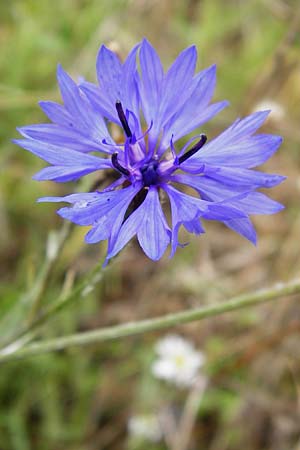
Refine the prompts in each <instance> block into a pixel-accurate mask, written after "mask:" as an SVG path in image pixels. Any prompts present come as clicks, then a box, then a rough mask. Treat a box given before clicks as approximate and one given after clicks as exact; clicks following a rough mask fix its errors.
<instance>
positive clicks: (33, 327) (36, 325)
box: [0, 263, 104, 353]
mask: <svg viewBox="0 0 300 450" xmlns="http://www.w3.org/2000/svg"><path fill="white" fill-rule="evenodd" d="M103 272H104V269H103V268H102V263H99V264H97V265H96V266H95V267H94V268H93V270H92V271H91V272H90V273H88V274H87V275H86V276H85V277H84V279H83V281H82V282H80V283H79V284H78V285H76V286H75V288H74V289H72V290H71V292H69V293H68V294H67V295H66V296H64V297H61V298H59V299H58V300H57V301H56V302H54V303H51V304H50V305H49V306H48V307H47V308H45V309H44V310H43V311H42V312H41V313H39V314H38V315H37V316H36V317H35V318H34V320H32V322H30V323H29V324H28V325H27V326H26V327H24V328H22V329H21V330H19V332H18V333H16V334H15V335H14V338H13V339H12V340H11V341H10V342H9V343H7V344H6V346H5V347H4V348H2V350H0V353H1V352H3V353H5V352H10V349H15V348H18V349H19V348H21V347H22V346H23V345H24V344H26V343H28V342H29V341H31V340H32V339H33V338H34V337H35V335H36V333H37V332H38V331H39V329H40V328H41V327H42V326H43V325H44V324H45V323H46V322H48V320H50V319H51V318H52V317H54V316H55V315H56V314H58V313H59V312H60V311H61V310H62V309H64V308H65V307H66V306H67V305H68V304H69V303H71V302H72V301H74V300H79V299H80V298H81V297H82V296H83V295H84V293H85V290H86V289H88V290H90V289H93V288H94V286H95V284H96V283H98V282H99V281H100V280H101V279H102V277H103Z"/></svg>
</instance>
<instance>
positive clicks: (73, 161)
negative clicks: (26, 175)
mask: <svg viewBox="0 0 300 450" xmlns="http://www.w3.org/2000/svg"><path fill="white" fill-rule="evenodd" d="M13 142H14V143H15V144H17V145H20V146H21V147H23V148H24V149H25V150H28V151H30V152H31V153H33V154H34V155H36V156H38V157H39V158H42V159H44V160H45V161H47V162H48V163H50V164H53V166H55V167H46V168H45V169H43V170H42V171H40V172H38V173H37V174H36V175H35V179H36V180H52V179H53V180H55V181H70V180H75V179H77V178H79V177H80V176H82V175H86V174H88V173H91V172H94V171H96V170H100V169H108V168H112V164H111V160H110V159H106V158H98V157H96V156H92V155H88V154H86V153H80V152H77V151H75V150H69V149H68V148H66V147H61V146H57V145H53V144H47V143H45V142H40V141H35V140H30V139H15V140H13Z"/></svg>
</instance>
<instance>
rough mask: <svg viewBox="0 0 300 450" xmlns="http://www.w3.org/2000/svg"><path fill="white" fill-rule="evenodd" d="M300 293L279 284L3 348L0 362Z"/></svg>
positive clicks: (297, 284) (299, 287)
mask: <svg viewBox="0 0 300 450" xmlns="http://www.w3.org/2000/svg"><path fill="white" fill-rule="evenodd" d="M298 293H300V279H297V280H293V281H290V282H287V283H277V284H276V285H275V286H273V287H271V288H269V289H264V290H260V291H257V292H254V293H250V294H244V295H240V296H238V297H234V298H231V299H230V300H228V301H226V302H223V303H217V304H214V305H210V306H206V307H202V308H195V309H192V310H187V311H182V312H178V313H174V314H167V315H165V316H162V317H156V318H153V319H148V320H141V321H138V322H131V323H126V324H122V325H115V326H112V327H106V328H101V329H98V330H93V331H88V332H84V333H78V334H73V335H69V336H65V337H60V338H56V339H49V340H46V341H41V342H36V343H33V344H29V345H27V346H25V347H24V348H21V349H19V350H15V349H10V351H9V349H3V350H2V351H1V352H0V362H4V361H9V360H16V359H20V358H25V357H30V356H34V355H38V354H42V353H47V352H53V351H57V350H62V349H65V348H69V347H73V346H77V345H79V346H83V345H89V344H93V343H98V342H104V341H108V340H112V339H118V338H122V337H124V336H131V335H135V334H139V333H145V332H147V331H155V330H162V329H165V328H169V327H173V326H175V325H180V324H183V323H188V322H194V321H197V320H202V319H205V318H207V317H213V316H217V315H220V314H223V313H227V312H230V311H236V310H239V309H241V308H245V307H248V306H254V305H258V304H260V303H265V302H268V301H271V300H275V299H276V298H279V297H284V296H288V295H293V294H298Z"/></svg>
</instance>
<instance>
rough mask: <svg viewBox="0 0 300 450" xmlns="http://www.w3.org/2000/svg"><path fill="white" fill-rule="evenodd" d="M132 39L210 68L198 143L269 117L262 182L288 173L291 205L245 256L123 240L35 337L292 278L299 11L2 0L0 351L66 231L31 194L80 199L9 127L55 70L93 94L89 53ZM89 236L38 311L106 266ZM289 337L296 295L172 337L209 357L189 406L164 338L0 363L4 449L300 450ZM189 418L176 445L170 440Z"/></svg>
mask: <svg viewBox="0 0 300 450" xmlns="http://www.w3.org/2000/svg"><path fill="white" fill-rule="evenodd" d="M144 36H146V37H147V38H148V39H149V40H150V41H151V42H152V44H153V45H154V46H155V47H156V49H157V50H158V52H159V54H160V56H161V58H162V60H163V62H164V64H165V67H168V65H169V64H170V63H171V61H172V60H173V59H174V57H175V56H176V55H177V54H178V53H179V52H180V51H181V50H182V49H183V48H185V47H186V46H188V45H191V44H196V46H197V48H198V52H199V67H198V68H199V69H200V68H204V67H206V66H209V65H211V64H213V63H217V65H218V84H217V90H216V95H215V100H223V99H228V100H229V101H230V102H231V106H230V107H229V108H228V109H226V110H225V111H223V112H222V113H221V114H219V115H218V116H217V117H216V118H215V119H213V120H212V121H211V123H209V124H207V125H205V127H204V128H203V129H202V131H203V132H205V133H206V134H207V135H208V137H209V138H210V137H212V136H214V135H215V134H217V133H219V132H220V131H221V130H223V129H224V128H225V127H227V126H228V125H229V124H230V123H231V121H232V120H234V119H235V118H236V117H238V116H241V115H244V114H248V113H250V112H252V111H254V110H258V109H268V108H269V107H270V108H271V109H272V110H273V113H272V114H271V117H270V118H269V119H268V122H267V124H266V126H265V127H264V132H273V133H275V134H281V135H283V136H284V143H283V145H282V147H281V149H280V150H279V152H278V153H277V154H276V155H275V156H274V157H273V158H272V159H271V161H269V162H268V163H267V164H265V166H264V168H263V169H264V170H266V171H269V172H271V173H272V172H273V173H280V174H283V175H286V176H288V179H287V181H285V182H284V183H283V184H282V185H280V186H278V187H276V188H273V189H272V193H271V195H272V197H273V198H274V199H276V200H278V201H280V202H282V203H284V204H285V205H286V209H285V210H284V211H283V212H281V213H280V214H277V215H275V216H269V217H268V216H265V217H254V222H255V224H256V227H257V231H258V236H259V240H258V245H257V247H256V248H255V247H253V246H252V245H251V244H250V243H248V242H247V241H246V240H244V239H242V238H241V237H239V236H238V235H236V234H234V233H233V232H232V231H230V230H228V229H225V227H223V226H222V225H220V224H216V223H209V224H207V226H206V229H207V233H206V235H205V236H203V237H200V238H197V237H196V238H193V237H191V236H189V238H188V237H187V236H185V234H184V233H182V240H184V239H186V240H187V239H188V240H189V241H190V245H189V246H188V247H186V248H185V249H183V250H178V252H177V254H176V256H175V258H174V259H172V260H169V259H168V257H167V256H166V257H165V258H164V259H163V260H162V261H160V262H158V263H153V262H152V261H150V260H148V259H147V258H146V257H145V256H144V255H143V254H142V252H141V251H140V250H139V248H138V246H137V245H135V244H134V243H131V244H130V245H129V246H127V248H126V249H125V250H124V251H123V252H122V254H121V255H120V256H119V257H118V258H117V259H116V261H115V262H114V263H113V264H112V265H111V267H110V268H109V269H108V270H107V271H106V272H105V274H104V276H103V279H102V281H101V283H99V285H98V286H97V287H96V288H95V289H94V290H93V291H92V292H86V293H85V296H84V297H82V298H80V299H79V300H78V301H76V302H74V304H72V305H70V307H69V308H67V309H66V310H65V311H63V312H62V313H61V314H59V315H58V316H57V317H56V318H55V320H52V321H51V322H50V323H49V324H48V325H47V326H45V327H44V328H43V331H42V333H41V336H42V337H43V338H49V337H54V336H61V335H64V334H69V333H73V332H79V331H85V330H91V329H93V328H96V327H101V326H106V325H112V324H116V323H121V322H125V321H129V320H138V319H142V318H146V317H152V316H155V315H159V314H165V313H168V312H175V311H179V310H182V309H185V308H193V307H197V306H201V305H209V304H210V303H214V302H217V301H222V300H225V299H226V298H229V297H230V296H233V295H237V294H239V293H242V292H247V291H254V290H256V289H259V288H261V287H265V286H269V285H272V284H273V283H276V282H281V281H286V280H288V279H290V278H293V277H296V276H298V275H299V267H300V254H299V227H300V213H299V200H300V199H299V194H300V177H299V163H300V153H299V149H300V128H299V118H300V53H299V50H300V5H299V1H298V0H294V1H293V0H260V1H259V0H226V1H224V0H185V1H183V0H161V1H158V0H127V1H126V0H114V1H111V0H101V1H99V0H60V1H55V0H43V1H40V2H39V1H36V0H10V1H6V0H0V45H1V52H0V74H1V79H0V115H1V122H0V124H1V125H0V127H1V152H0V161H1V162H0V170H1V177H0V183H1V188H0V230H1V232H0V277H1V286H0V295H1V302H0V335H2V337H3V335H4V334H5V332H6V330H7V326H8V324H10V325H9V326H11V327H14V328H15V329H16V328H18V327H19V326H20V324H21V323H23V322H24V321H26V319H27V317H26V316H24V314H23V312H22V314H20V310H19V305H20V300H19V299H20V296H21V295H22V294H24V293H25V292H27V291H28V290H29V289H30V287H31V286H32V283H33V280H34V279H35V278H36V276H37V273H38V270H39V268H40V266H41V262H42V261H43V260H44V258H45V243H46V241H47V239H48V234H49V232H50V231H51V230H55V229H58V228H60V227H61V219H60V218H59V217H58V216H57V215H56V214H55V205H51V204H36V198H37V197H42V196H45V195H64V194H67V193H71V192H72V191H73V190H74V186H72V184H71V183H69V184H68V185H59V184H55V183H50V182H49V183H48V182H44V183H38V182H35V181H33V180H31V176H32V175H33V174H34V173H35V172H36V171H37V170H39V169H40V168H42V167H43V166H44V163H43V162H42V161H40V160H39V159H38V158H35V157H34V156H32V155H30V154H29V153H28V154H27V153H26V152H24V151H23V150H22V149H20V148H18V147H16V146H14V145H13V144H12V143H11V139H12V138H15V137H17V132H16V130H15V128H16V127H17V126H21V125H26V124H32V123H39V122H40V123H41V122H44V121H45V117H43V114H42V113H41V111H40V110H39V108H38V106H37V102H38V101H39V100H59V93H58V88H57V86H56V75H55V72H56V65H57V63H58V62H61V63H62V64H63V67H64V68H65V69H66V70H67V71H68V72H69V73H70V74H72V76H74V77H75V78H76V77H78V76H84V77H86V78H87V79H88V80H90V81H95V59H96V54H97V50H98V48H99V46H100V44H101V43H105V44H106V45H108V46H110V48H112V49H113V50H115V51H117V52H118V53H119V54H120V56H121V57H122V58H124V57H125V56H126V54H127V52H128V51H129V50H130V48H131V47H132V46H133V45H134V44H135V43H136V42H137V41H138V40H140V39H141V38H142V37H144ZM85 232H86V230H85V229H82V228H80V227H77V228H76V229H74V231H73V232H72V234H71V236H70V237H69V242H68V243H67V245H66V246H65V248H64V251H63V253H62V255H61V257H60V259H59V260H58V262H57V264H56V265H55V270H54V273H53V274H52V277H51V283H50V284H49V288H48V289H47V291H46V292H45V294H44V295H43V298H42V304H43V305H47V304H49V303H51V302H53V301H54V300H55V299H56V298H57V296H58V295H59V294H60V292H61V290H62V289H63V290H66V291H67V290H69V289H71V287H72V285H73V283H74V280H76V279H77V278H78V277H79V276H80V275H81V274H83V273H85V272H86V271H88V270H90V269H91V268H92V267H93V266H94V265H95V264H96V263H97V262H98V261H99V260H100V259H102V258H103V256H104V253H105V244H101V245H93V246H91V245H90V246H87V245H85V244H84V243H83V236H84V234H85ZM20 308H21V306H20ZM22 311H23V310H22ZM28 313H29V312H28ZM10 331H12V330H10ZM299 331H300V307H299V297H298V298H292V299H289V300H288V301H280V302H273V303H272V304H268V305H265V306H260V307H257V308H252V309H247V310H243V311H241V312H236V313H231V314H227V315H225V316H219V317H217V318H215V319H208V320H205V321H202V322H199V323H194V324H189V325H185V326H181V327H178V328H177V329H174V330H172V332H173V333H176V334H180V335H181V336H183V337H184V338H185V339H186V340H187V341H188V342H191V343H192V344H193V345H194V348H195V349H197V351H199V352H202V353H203V354H204V355H205V364H204V366H202V367H201V368H200V369H199V376H200V378H201V377H202V378H203V379H205V380H206V381H205V386H206V387H205V389H204V392H201V395H200V394H199V391H198V393H197V392H194V391H193V389H191V388H187V387H185V388H182V387H181V388H180V387H178V386H176V385H175V384H174V383H173V384H172V383H168V382H167V381H166V382H163V381H161V380H160V379H158V378H157V377H155V376H154V374H153V370H152V367H153V361H154V360H155V358H156V356H155V346H156V344H157V341H158V340H159V339H161V338H163V337H164V336H165V335H166V333H164V332H155V333H147V334H145V335H140V336H137V337H133V338H132V337H131V338H124V339H120V340H118V341H114V342H108V343H105V344H102V345H93V346H89V347H87V348H84V349H82V348H76V349H71V350H65V351H61V352H58V353H55V354H47V355H41V356H36V357H32V358H30V359H26V360H21V361H18V362H11V363H6V364H2V365H1V367H0V450H31V449H32V450H60V449H61V450H62V449H64V450H66V449H68V450H97V449H107V450H121V449H129V450H132V449H140V450H145V449H147V450H149V449H150V450H165V449H170V450H189V449H191V450H198V449H199V450H201V449H205V450H237V449H243V450H258V449H259V450H271V449H272V450H290V449H293V450H299V449H300V380H299V375H300V361H299V356H300V345H299ZM191 398H192V399H194V404H193V405H192V408H191V405H190V403H191ZM189 402H190V403H189ZM192 403H193V402H192ZM189 408H190V409H189ZM186 411H187V412H188V413H186ZM188 414H190V415H188ZM145 417H146V418H147V420H146V419H145ZM161 417H163V419H164V420H160V419H161ZM183 417H184V418H185V420H186V423H185V425H186V427H185V428H184V433H185V438H186V441H187V442H185V444H184V443H179V442H176V439H175V440H174V439H173V440H172V439H170V429H171V434H172V423H173V425H174V422H175V423H180V421H182V418H183ZM139 418H140V419H141V418H144V421H143V420H142V421H141V420H140V422H139ZM157 419H159V431H157V429H156V433H155V426H156V427H157V423H156V421H157ZM145 424H146V425H145ZM153 424H154V425H153ZM151 427H152V434H151V432H149V430H150V431H151ZM153 427H154V429H153ZM170 427H171V428H170ZM145 430H146V431H145Z"/></svg>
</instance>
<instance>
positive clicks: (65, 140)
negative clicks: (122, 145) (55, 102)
mask: <svg viewBox="0 0 300 450" xmlns="http://www.w3.org/2000/svg"><path fill="white" fill-rule="evenodd" d="M17 130H18V131H19V133H21V134H22V135H23V136H25V137H29V138H31V139H35V140H38V141H44V142H48V143H49V144H56V145H63V146H66V147H68V148H69V149H71V150H76V151H79V152H83V153H88V152H93V151H101V152H104V153H112V152H113V149H112V148H111V147H110V146H108V145H105V144H103V143H102V142H101V143H100V142H96V141H95V140H91V139H90V138H89V137H87V136H84V135H83V134H82V133H80V132H78V131H77V130H76V129H74V128H70V127H68V128H66V127H62V126H59V125H56V124H48V123H45V124H39V125H29V126H26V127H21V128H17ZM107 138H108V136H103V139H105V140H107Z"/></svg>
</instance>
